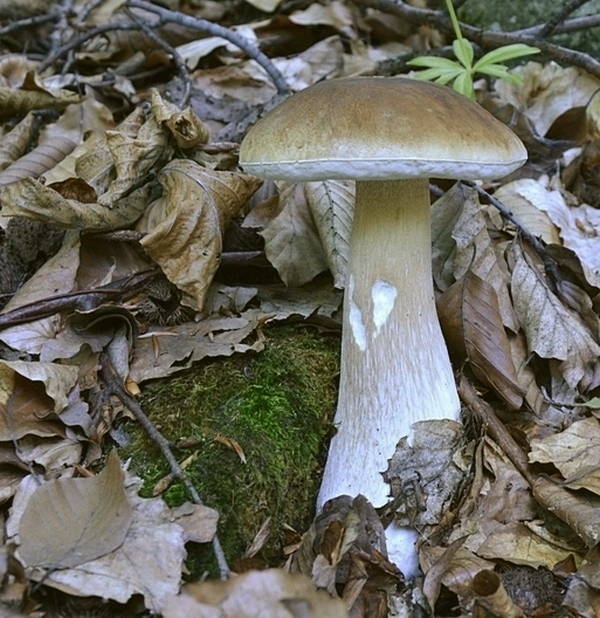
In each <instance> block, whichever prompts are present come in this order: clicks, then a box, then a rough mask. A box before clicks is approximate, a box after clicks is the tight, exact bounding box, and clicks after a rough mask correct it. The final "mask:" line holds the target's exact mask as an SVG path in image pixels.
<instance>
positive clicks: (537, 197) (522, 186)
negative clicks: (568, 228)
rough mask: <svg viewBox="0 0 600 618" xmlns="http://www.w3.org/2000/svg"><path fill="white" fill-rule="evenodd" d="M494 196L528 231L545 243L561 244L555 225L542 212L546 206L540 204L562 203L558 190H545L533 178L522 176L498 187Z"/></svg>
mask: <svg viewBox="0 0 600 618" xmlns="http://www.w3.org/2000/svg"><path fill="white" fill-rule="evenodd" d="M494 197H495V198H496V199H498V200H500V201H501V202H502V203H503V204H504V206H506V208H508V210H509V211H510V212H511V213H512V214H513V215H514V216H515V217H516V219H517V220H518V221H519V223H520V224H521V225H522V226H523V227H524V228H525V229H526V230H527V231H528V232H530V233H531V234H533V235H534V236H536V237H539V238H541V239H542V240H543V241H544V242H545V243H546V244H552V243H554V244H557V245H559V244H561V242H560V236H559V234H558V230H557V229H556V226H555V225H554V223H553V222H552V220H551V219H550V217H549V216H548V214H546V212H544V211H546V210H548V208H547V207H543V206H542V204H549V203H550V202H551V201H553V200H559V201H561V202H562V203H564V200H563V198H562V196H561V195H560V193H559V192H558V191H549V190H547V189H546V188H545V187H544V186H543V185H542V183H540V182H539V181H536V180H534V179H533V178H523V179H520V180H515V181H514V182H509V183H507V184H505V185H503V186H501V187H498V189H497V190H496V191H495V192H494Z"/></svg>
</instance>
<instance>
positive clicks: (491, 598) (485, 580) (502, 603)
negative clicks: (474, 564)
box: [473, 569, 525, 618]
mask: <svg viewBox="0 0 600 618" xmlns="http://www.w3.org/2000/svg"><path fill="white" fill-rule="evenodd" d="M473 591H474V592H475V594H476V595H477V596H478V597H480V601H482V602H483V603H484V606H485V607H486V608H487V609H488V610H489V611H491V612H492V613H493V614H495V615H496V616H502V617H503V618H524V616H525V612H524V611H523V610H522V609H521V608H520V607H519V606H518V605H516V604H515V602H514V601H513V600H512V599H511V597H510V596H509V595H508V593H507V592H506V590H505V588H504V586H503V584H502V580H501V579H500V577H499V576H498V574H497V573H495V572H494V571H493V570H491V569H486V570H483V571H480V572H479V573H477V575H475V577H474V578H473Z"/></svg>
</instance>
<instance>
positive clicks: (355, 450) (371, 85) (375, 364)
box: [240, 77, 527, 576]
mask: <svg viewBox="0 0 600 618" xmlns="http://www.w3.org/2000/svg"><path fill="white" fill-rule="evenodd" d="M526 158H527V152H526V150H525V148H524V146H523V144H522V143H521V142H520V140H519V139H518V138H517V137H516V136H515V135H514V134H513V133H512V132H511V131H510V129H508V128H507V127H506V126H505V125H503V124H502V123H501V122H499V121H498V120H496V119H495V118H494V117H493V116H492V115H491V114H489V113H488V112H487V111H485V110H484V109H483V108H482V107H480V106H479V105H477V104H476V103H474V102H473V101H470V100H469V99H467V98H466V97H463V96H462V95H459V94H457V93H456V92H454V91H453V90H451V89H450V88H447V87H445V86H440V85H437V84H432V83H429V82H420V81H415V80H411V79H408V78H404V77H391V78H379V77H356V78H342V79H335V80H331V81H325V82H321V83H318V84H316V85H314V86H311V87H309V88H307V89H305V90H302V91H300V92H298V93H296V94H294V95H293V96H292V97H290V98H289V99H287V100H286V101H284V102H283V103H282V104H281V105H279V106H278V107H276V108H275V109H274V110H272V111H271V112H269V113H268V114H266V115H265V116H264V117H263V118H262V119H261V120H260V121H259V122H257V123H256V124H255V125H254V126H253V127H252V128H251V129H250V131H249V132H248V134H247V135H246V137H245V138H244V140H243V142H242V144H241V147H240V164H241V166H242V168H243V169H244V170H245V171H247V172H249V173H252V174H255V175H257V176H260V177H263V178H270V179H274V180H277V179H279V180H282V179H283V180H291V181H314V180H325V179H334V178H337V179H351V180H355V181H356V204H355V212H354V223H353V229H352V234H351V239H350V255H349V265H348V273H347V283H346V290H345V296H344V310H343V328H342V353H341V375H340V388H339V397H338V406H337V411H336V415H335V419H334V422H335V425H336V429H337V433H336V434H335V436H334V437H333V438H332V440H331V444H330V448H329V453H328V458H327V464H326V466H325V471H324V476H323V481H322V485H321V489H320V493H319V498H318V505H319V506H322V505H323V504H324V503H325V502H326V501H327V500H329V499H331V498H334V497H336V496H339V495H343V494H349V495H351V496H356V495H357V494H359V493H360V494H363V495H364V496H366V497H367V498H368V499H369V500H370V501H371V503H372V504H373V505H374V506H376V507H379V506H382V505H383V504H385V503H386V502H387V501H388V499H389V498H388V496H389V487H388V486H387V484H386V483H384V481H383V479H382V476H381V472H382V471H383V470H385V469H386V468H387V462H388V459H389V458H390V457H391V456H392V455H393V454H394V451H395V448H396V444H397V443H398V441H399V440H400V439H401V438H402V437H403V436H407V435H408V436H410V427H411V425H412V424H413V423H414V422H416V421H419V420H428V419H455V420H458V419H459V413H460V404H459V400H458V396H457V393H456V386H455V382H454V375H453V371H452V367H451V364H450V360H449V357H448V352H447V349H446V344H445V341H444V338H443V336H442V332H441V329H440V326H439V322H438V318H437V313H436V307H435V301H434V292H433V283H432V275H431V240H430V236H431V233H430V201H429V178H430V177H436V178H453V179H456V178H460V179H465V180H466V179H471V180H475V179H481V180H483V179H493V178H500V177H502V176H505V175H506V174H508V173H510V172H512V171H513V170H515V169H517V168H518V167H520V166H521V165H522V164H523V163H524V162H525V160H526ZM386 540H387V545H388V553H389V556H390V559H391V560H392V561H393V562H395V563H396V564H397V566H398V567H399V568H400V569H401V570H402V571H403V572H404V574H405V575H408V576H410V575H413V574H414V573H415V571H416V570H417V569H418V563H417V562H416V553H415V550H414V547H413V546H414V541H415V535H414V533H413V532H412V531H408V532H407V531H406V529H402V528H400V527H397V526H394V525H393V524H392V525H391V526H390V527H389V528H388V530H387V531H386Z"/></svg>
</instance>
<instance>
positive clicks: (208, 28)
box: [127, 0, 290, 94]
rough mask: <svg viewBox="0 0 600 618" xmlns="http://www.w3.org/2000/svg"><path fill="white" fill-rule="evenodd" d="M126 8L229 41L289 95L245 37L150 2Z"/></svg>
mask: <svg viewBox="0 0 600 618" xmlns="http://www.w3.org/2000/svg"><path fill="white" fill-rule="evenodd" d="M127 6H129V7H132V8H138V9H143V10H145V11H150V12H151V13H154V14H156V15H158V16H159V17H160V18H161V19H162V20H164V21H165V22H172V23H176V24H180V25H181V26H186V27H188V28H193V29H195V30H200V31H201V32H205V33H206V34H210V35H211V36H218V37H221V38H223V39H225V40H227V41H229V42H230V43H233V44H234V45H236V46H237V47H239V48H240V49H241V50H242V51H244V52H246V54H247V55H248V56H249V57H250V58H252V59H254V60H256V62H258V64H260V65H261V66H262V68H263V69H264V70H265V71H266V72H267V74H268V75H269V77H270V78H271V79H272V80H273V83H274V84H275V87H276V88H277V90H278V91H279V92H280V93H281V94H289V92H290V87H289V84H288V83H287V81H286V80H285V78H284V77H283V75H282V74H281V72H280V71H279V69H278V68H277V67H276V66H275V65H274V64H273V63H272V62H271V60H270V59H269V57H268V56H266V55H265V54H263V52H261V51H260V49H258V47H256V46H255V45H254V44H252V43H251V42H250V41H249V40H248V39H246V37H243V36H241V35H240V34H238V33H237V32H234V31H233V30H230V29H229V28H225V27H223V26H220V25H219V24H214V23H212V22H210V21H208V20H206V19H198V18H196V17H191V16H190V15H185V14H183V13H178V12H176V11H171V10H169V9H164V8H162V7H159V6H157V5H155V4H151V3H150V2H145V0H128V2H127Z"/></svg>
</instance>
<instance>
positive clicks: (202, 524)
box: [171, 502, 219, 543]
mask: <svg viewBox="0 0 600 618" xmlns="http://www.w3.org/2000/svg"><path fill="white" fill-rule="evenodd" d="M171 513H172V521H173V522H175V523H177V524H179V525H180V526H181V527H182V528H183V533H184V537H185V542H186V543H187V542H188V541H192V542H194V543H210V541H212V539H213V537H214V536H215V533H216V532H217V522H218V521H219V513H217V511H215V510H214V509H211V508H209V507H207V506H204V505H201V504H192V503H191V502H185V503H184V504H182V505H181V506H178V507H177V508H174V509H173V510H172V512H171Z"/></svg>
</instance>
